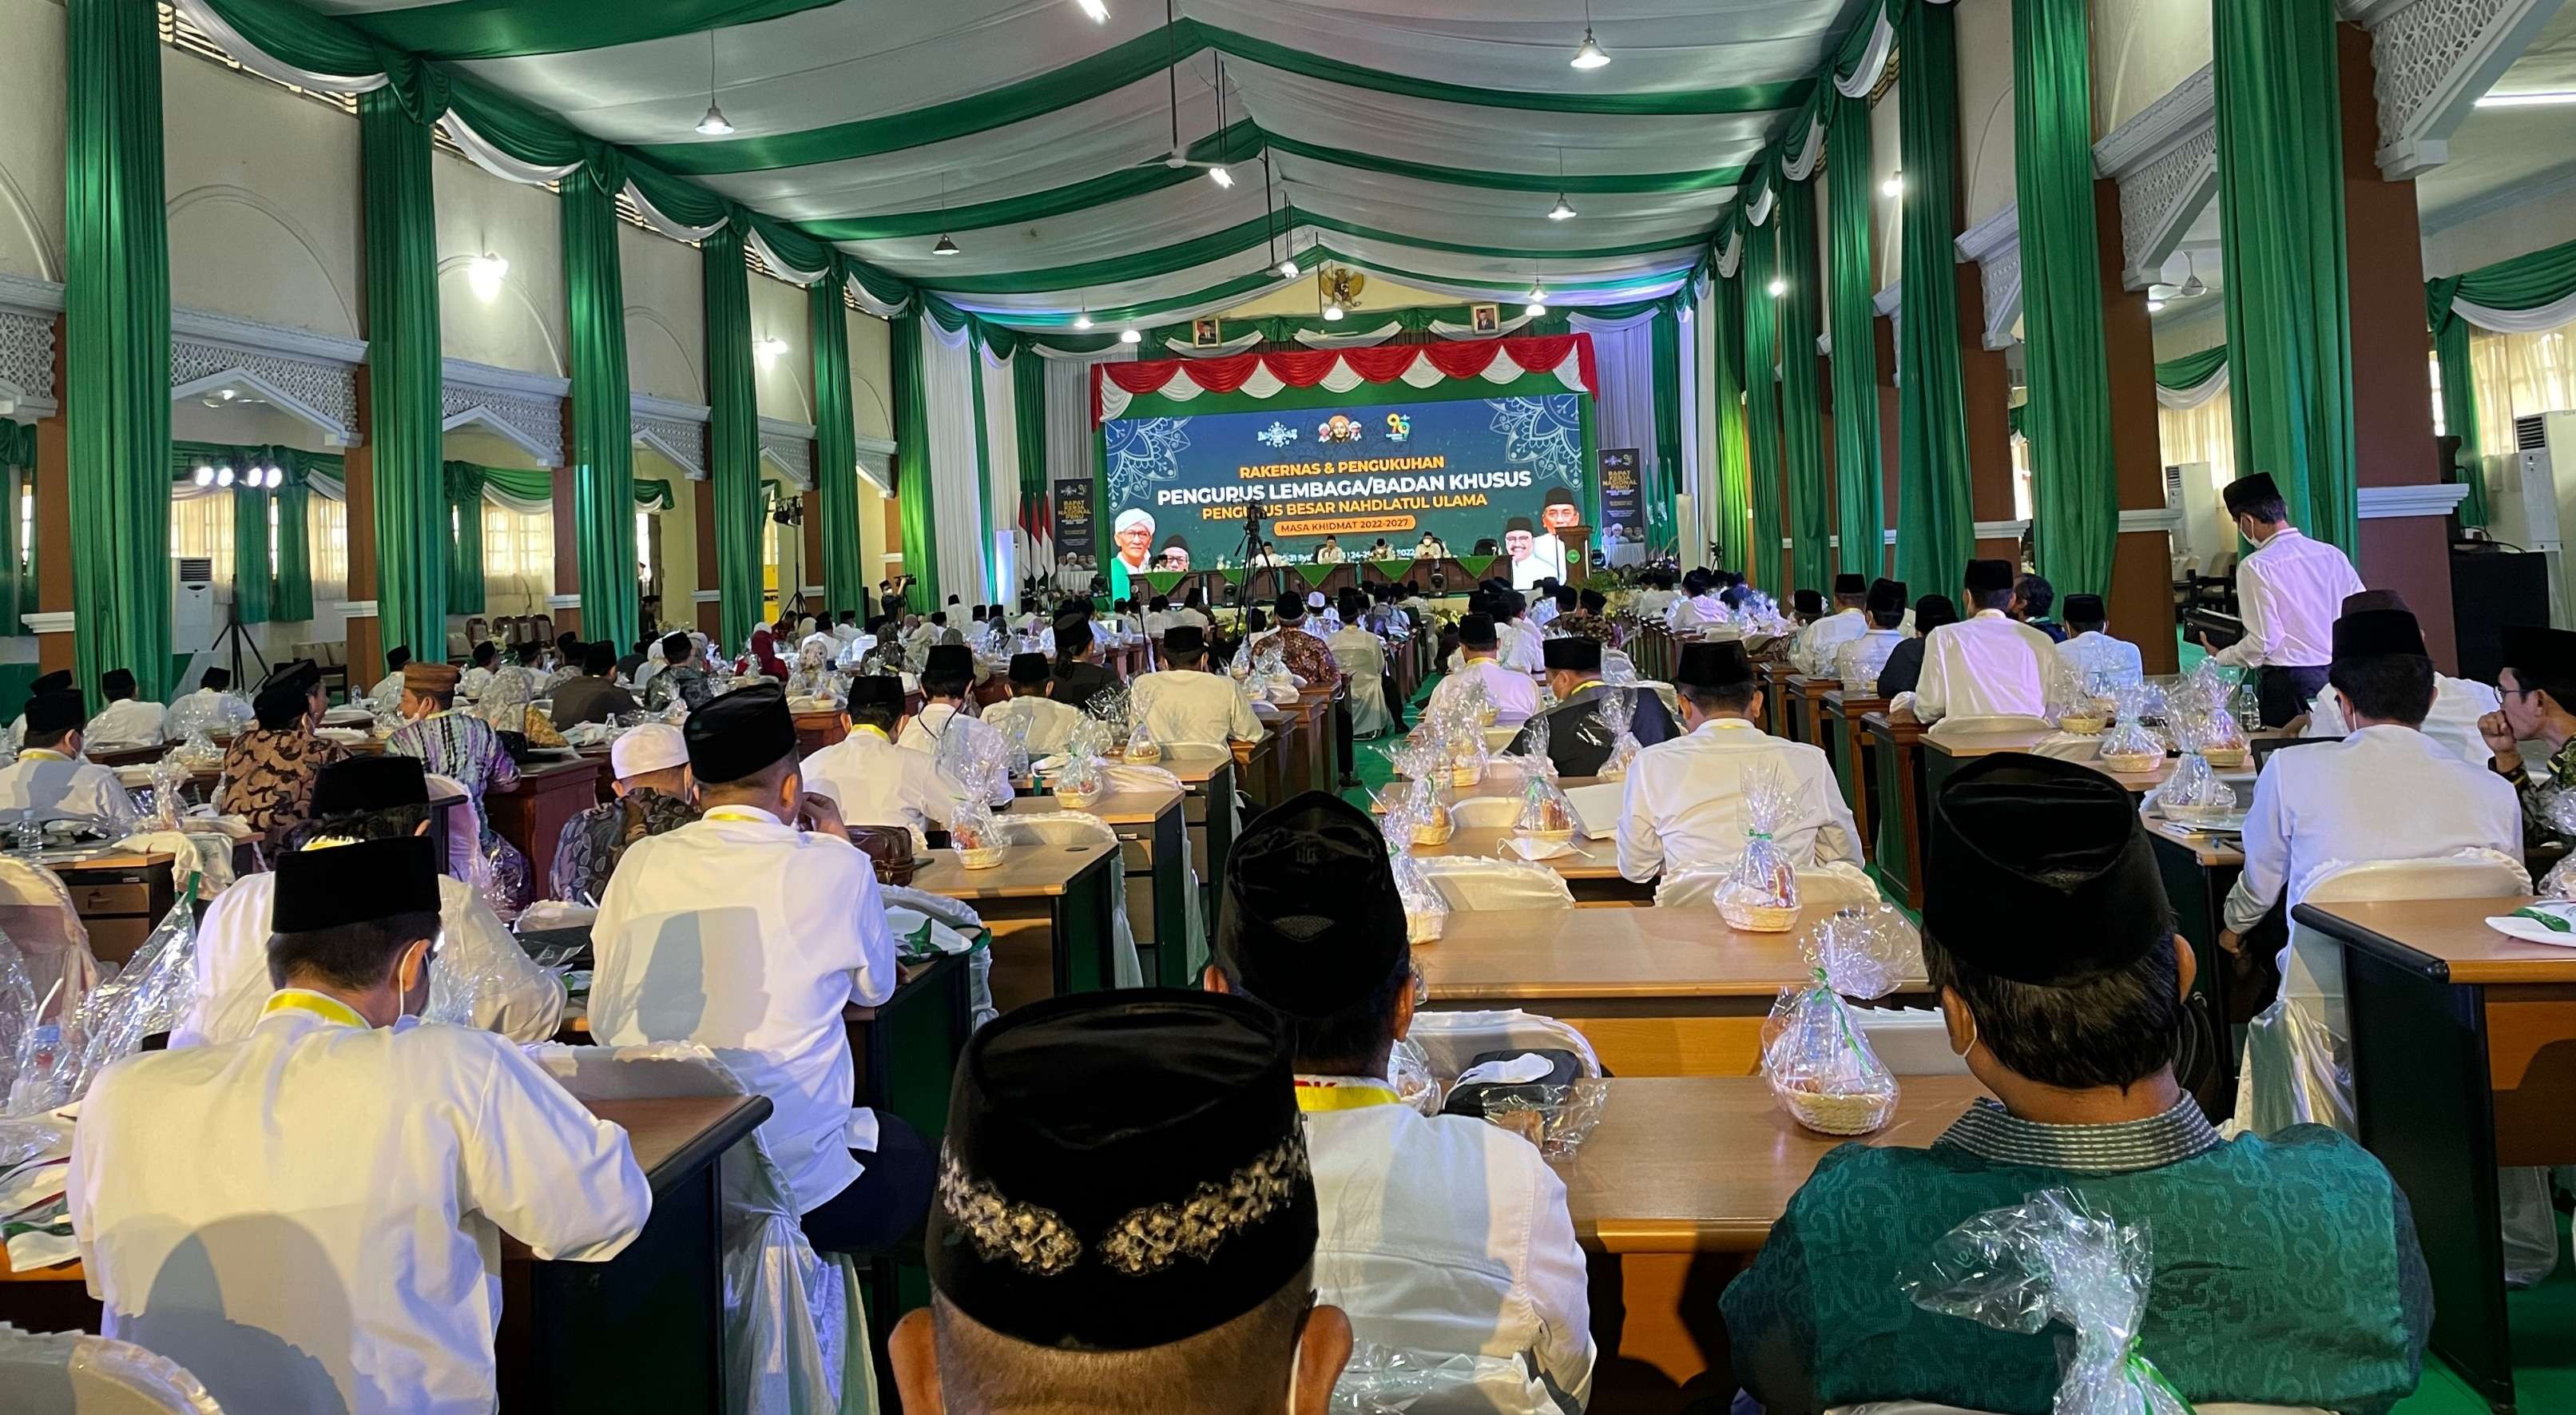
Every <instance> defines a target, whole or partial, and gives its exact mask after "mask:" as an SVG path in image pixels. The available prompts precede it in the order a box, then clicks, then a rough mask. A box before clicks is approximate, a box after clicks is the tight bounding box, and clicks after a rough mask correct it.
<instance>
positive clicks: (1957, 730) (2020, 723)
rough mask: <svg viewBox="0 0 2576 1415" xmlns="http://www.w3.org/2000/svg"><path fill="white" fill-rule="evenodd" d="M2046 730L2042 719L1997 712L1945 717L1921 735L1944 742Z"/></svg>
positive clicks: (2046, 722) (2021, 714)
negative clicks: (1979, 735) (2005, 733)
mask: <svg viewBox="0 0 2576 1415" xmlns="http://www.w3.org/2000/svg"><path fill="white" fill-rule="evenodd" d="M2048 730H2049V722H2048V719H2046V718H2044V717H2031V716H2029V715H2027V714H2025V713H2017V712H1998V713H1988V714H1984V715H1982V716H1980V715H1975V714H1971V715H1968V716H1964V717H1945V718H1943V719H1941V720H1940V721H1939V722H1936V723H1933V724H1932V725H1931V726H1930V727H1927V728H1925V729H1923V735H1924V736H1926V737H1933V738H1938V739H1939V740H1941V741H1944V742H1946V741H1949V740H1950V739H1952V738H1954V737H1974V736H1976V735H1977V734H1979V733H1981V732H2046V731H2048Z"/></svg>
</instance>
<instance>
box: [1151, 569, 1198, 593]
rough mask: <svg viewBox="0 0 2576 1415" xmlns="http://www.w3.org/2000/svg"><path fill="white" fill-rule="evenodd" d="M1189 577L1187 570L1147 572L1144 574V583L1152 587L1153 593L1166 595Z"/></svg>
mask: <svg viewBox="0 0 2576 1415" xmlns="http://www.w3.org/2000/svg"><path fill="white" fill-rule="evenodd" d="M1189 577H1190V572H1189V571H1187V570H1148V571H1146V572H1145V583H1146V584H1149V585H1152V586H1153V587H1154V593H1156V594H1158V595H1168V594H1170V593H1171V592H1172V591H1173V589H1174V588H1175V587H1177V586H1178V585H1179V584H1180V583H1181V581H1183V580H1186V579H1188V578H1189Z"/></svg>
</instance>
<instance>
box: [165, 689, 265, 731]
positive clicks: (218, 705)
mask: <svg viewBox="0 0 2576 1415" xmlns="http://www.w3.org/2000/svg"><path fill="white" fill-rule="evenodd" d="M256 716H257V715H256V714H254V713H253V712H252V711H251V706H250V700H249V699H247V698H244V697H243V696H241V695H240V694H239V693H190V694H188V695H187V696H186V697H183V698H181V699H180V700H179V701H177V702H175V703H172V704H171V705H170V711H169V713H168V714H167V715H166V716H164V717H163V718H162V719H161V735H162V736H163V737H165V738H168V739H171V740H173V741H184V740H186V739H187V738H189V737H192V736H198V735H205V736H212V735H213V734H214V733H217V732H238V731H240V730H241V729H242V728H244V727H246V726H248V725H249V724H250V723H251V722H252V721H254V720H255V718H256Z"/></svg>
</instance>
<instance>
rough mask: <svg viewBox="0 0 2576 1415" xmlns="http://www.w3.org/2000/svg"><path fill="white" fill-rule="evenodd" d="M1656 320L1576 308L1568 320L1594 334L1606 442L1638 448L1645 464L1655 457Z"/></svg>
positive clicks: (1599, 412) (1600, 414) (1602, 435)
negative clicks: (1616, 316) (1595, 314)
mask: <svg viewBox="0 0 2576 1415" xmlns="http://www.w3.org/2000/svg"><path fill="white" fill-rule="evenodd" d="M1654 319H1655V316H1654V314H1653V312H1652V311H1647V312H1645V313H1641V314H1632V315H1630V316H1628V317H1627V318H1626V319H1594V318H1593V317H1591V316H1590V315H1587V314H1584V313H1583V312H1582V311H1580V310H1577V311H1575V312H1574V314H1573V315H1572V316H1571V317H1570V318H1568V320H1567V321H1566V323H1567V325H1568V326H1569V327H1570V328H1572V329H1573V330H1574V331H1575V332H1576V333H1578V334H1589V335H1591V336H1592V364H1593V367H1594V368H1595V369H1597V370H1598V371H1599V373H1600V377H1601V390H1600V395H1599V396H1598V397H1597V398H1596V399H1595V400H1594V402H1593V407H1594V410H1595V412H1596V413H1597V415H1598V417H1599V420H1600V427H1599V433H1600V443H1601V446H1603V447H1605V448H1618V447H1633V448H1636V449H1637V459H1638V463H1639V465H1641V466H1642V465H1644V464H1645V463H1648V462H1652V461H1653V460H1654V458H1655V333H1654ZM1665 470H1666V471H1667V472H1672V471H1676V470H1678V469H1675V468H1666V469H1665Z"/></svg>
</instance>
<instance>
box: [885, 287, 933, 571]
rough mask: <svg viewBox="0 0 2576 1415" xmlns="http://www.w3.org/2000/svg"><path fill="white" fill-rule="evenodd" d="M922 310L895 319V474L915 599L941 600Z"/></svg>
mask: <svg viewBox="0 0 2576 1415" xmlns="http://www.w3.org/2000/svg"><path fill="white" fill-rule="evenodd" d="M926 318H928V316H927V315H925V314H923V313H921V312H920V311H918V310H916V311H914V312H913V313H911V314H908V315H905V316H903V317H901V318H899V319H897V320H895V321H894V332H893V337H892V339H891V340H890V341H889V342H890V346H891V352H892V354H893V359H892V362H893V364H894V476H895V483H894V485H895V502H896V512H897V514H898V515H899V516H900V517H901V518H902V520H903V569H904V573H905V574H907V575H910V576H912V577H913V579H915V580H916V581H918V582H919V584H918V585H917V586H916V588H915V590H914V592H913V596H912V602H913V603H914V604H918V605H923V606H929V605H935V604H938V603H939V602H940V593H939V537H938V533H937V530H936V525H937V522H936V521H935V520H934V519H933V518H934V517H936V516H937V514H938V512H937V510H936V508H934V507H933V506H932V505H931V504H930V403H929V399H928V396H927V395H926V394H925V392H924V391H923V387H922V381H921V322H922V320H924V319H926Z"/></svg>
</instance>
